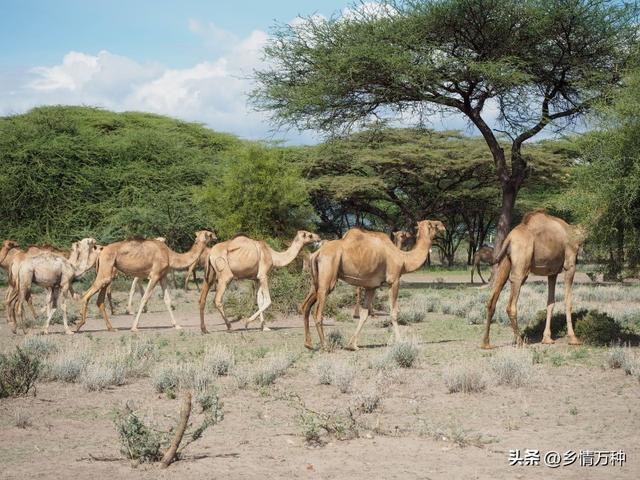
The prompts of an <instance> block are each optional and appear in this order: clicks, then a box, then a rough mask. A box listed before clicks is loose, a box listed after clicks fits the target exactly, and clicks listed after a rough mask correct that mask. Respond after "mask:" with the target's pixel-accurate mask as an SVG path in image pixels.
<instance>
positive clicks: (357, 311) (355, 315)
mask: <svg viewBox="0 0 640 480" xmlns="http://www.w3.org/2000/svg"><path fill="white" fill-rule="evenodd" d="M360 294H361V288H360V287H356V305H355V306H354V307H353V318H360Z"/></svg>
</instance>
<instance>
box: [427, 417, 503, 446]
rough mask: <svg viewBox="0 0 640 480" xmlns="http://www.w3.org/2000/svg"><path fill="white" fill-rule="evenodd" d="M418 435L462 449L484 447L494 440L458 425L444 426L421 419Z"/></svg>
mask: <svg viewBox="0 0 640 480" xmlns="http://www.w3.org/2000/svg"><path fill="white" fill-rule="evenodd" d="M418 435H420V436H421V437H429V438H432V439H433V440H436V441H440V442H451V443H455V444H456V445H458V446H460V447H468V446H470V445H473V446H475V447H483V446H484V445H485V444H487V443H491V441H492V440H490V439H486V438H484V436H483V435H482V434H481V433H478V432H474V431H472V430H468V429H465V428H463V427H462V426H461V425H459V424H458V423H455V422H453V423H449V424H442V423H440V422H433V421H428V420H425V419H420V422H419V426H418Z"/></svg>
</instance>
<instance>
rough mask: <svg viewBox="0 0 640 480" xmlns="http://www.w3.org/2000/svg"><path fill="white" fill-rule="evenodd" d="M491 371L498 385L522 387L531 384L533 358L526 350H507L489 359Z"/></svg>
mask: <svg viewBox="0 0 640 480" xmlns="http://www.w3.org/2000/svg"><path fill="white" fill-rule="evenodd" d="M490 365H491V369H492V370H493V374H494V375H495V378H496V381H497V383H498V385H509V386H511V387H515V388H518V387H522V386H523V385H527V384H529V383H531V380H532V376H533V357H532V355H531V353H529V352H528V351H526V350H523V349H519V350H508V351H505V352H502V353H499V354H498V355H496V356H495V357H493V358H492V359H491V362H490Z"/></svg>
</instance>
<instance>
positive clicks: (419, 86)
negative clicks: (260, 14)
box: [253, 0, 637, 246]
mask: <svg viewBox="0 0 640 480" xmlns="http://www.w3.org/2000/svg"><path fill="white" fill-rule="evenodd" d="M376 5H377V6H376V7H375V8H374V7H371V6H370V4H362V5H361V6H359V7H355V8H353V9H349V10H348V13H347V14H344V15H342V16H335V17H333V18H331V19H328V20H326V19H323V18H320V17H309V18H306V19H304V20H303V21H301V22H298V23H296V24H294V25H283V26H279V27H277V28H276V30H275V33H274V36H273V37H272V40H271V41H270V43H269V44H268V46H267V47H266V49H265V55H266V58H267V59H268V60H269V62H268V63H267V65H268V66H267V67H266V68H265V69H264V70H261V71H258V72H257V73H256V77H257V80H258V82H259V86H258V88H257V89H256V90H255V92H254V93H253V100H254V102H255V104H256V105H257V107H258V108H261V109H264V110H268V111H271V112H273V114H274V120H275V121H276V122H277V123H279V124H286V125H295V126H297V127H298V128H302V129H320V130H323V131H326V132H336V131H344V130H348V129H350V128H351V127H353V126H354V125H359V124H362V123H365V122H367V121H369V120H371V119H372V118H377V117H390V116H391V117H396V118H397V117H402V116H403V114H413V115H418V116H419V118H421V119H424V118H426V117H428V116H429V115H433V114H436V113H442V112H458V113H461V114H463V115H464V116H465V117H466V118H467V119H468V120H469V121H470V122H471V123H472V124H473V125H474V126H475V127H476V128H477V129H478V130H479V132H480V133H481V134H482V137H483V138H484V140H485V141H486V143H487V145H488V147H489V149H490V151H491V154H492V157H493V161H494V165H495V172H496V174H497V178H498V180H499V182H500V187H501V189H502V205H501V212H500V217H499V220H498V225H497V235H496V245H497V246H500V244H501V243H502V240H503V239H504V237H505V236H506V234H507V232H508V231H509V228H510V226H511V220H512V212H513V208H514V204H515V201H516V196H517V194H518V191H519V189H520V187H521V185H522V183H523V181H524V180H525V178H526V177H527V175H528V173H529V165H528V163H527V157H526V155H524V154H523V151H522V145H523V143H524V142H526V141H527V140H529V139H531V138H533V137H534V136H535V135H537V134H538V133H540V132H541V131H542V130H543V129H544V128H545V127H547V126H548V125H549V124H551V123H555V124H556V125H557V126H558V127H563V126H565V125H567V124H568V123H569V122H571V121H572V120H574V119H576V117H577V116H579V115H580V114H582V113H583V112H585V111H586V110H587V109H588V108H589V107H590V106H591V105H592V104H593V102H594V101H595V100H596V99H598V98H600V97H601V96H602V95H603V93H606V92H607V91H609V89H611V87H613V86H615V85H616V84H617V83H618V81H619V78H620V71H621V67H622V66H624V65H625V63H626V62H627V60H628V58H629V56H630V54H631V48H630V46H631V45H633V44H635V43H636V40H637V23H636V21H635V20H636V16H637V8H636V7H635V6H632V5H627V4H624V3H621V2H617V1H607V0H526V1H523V0H399V1H397V2H394V1H388V0H383V1H382V2H381V3H379V4H376ZM490 111H497V119H495V120H494V121H492V120H490V116H491V113H489V112H490ZM493 122H495V126H492V123H493ZM500 131H502V132H504V133H505V134H506V136H507V137H508V138H510V147H511V148H510V155H509V158H507V155H506V154H505V149H504V146H503V144H502V142H501V141H500V140H499V138H498V136H497V132H500Z"/></svg>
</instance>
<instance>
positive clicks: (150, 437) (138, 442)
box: [114, 411, 167, 463]
mask: <svg viewBox="0 0 640 480" xmlns="http://www.w3.org/2000/svg"><path fill="white" fill-rule="evenodd" d="M114 422H115V424H116V430H117V431H118V436H119V437H120V445H121V448H120V451H121V452H122V454H123V455H125V456H126V457H127V458H129V459H130V460H137V461H139V462H148V463H151V462H157V461H159V460H160V459H161V458H162V452H163V449H164V445H165V444H166V443H167V438H166V435H163V434H161V433H159V432H157V431H156V430H154V429H152V428H149V427H148V426H147V425H145V423H144V422H143V421H142V420H141V419H140V418H139V417H138V415H137V414H136V413H135V412H133V411H126V412H123V413H120V414H119V415H118V416H117V417H116V418H115V420H114Z"/></svg>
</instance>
